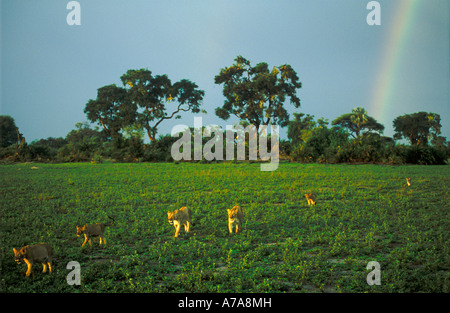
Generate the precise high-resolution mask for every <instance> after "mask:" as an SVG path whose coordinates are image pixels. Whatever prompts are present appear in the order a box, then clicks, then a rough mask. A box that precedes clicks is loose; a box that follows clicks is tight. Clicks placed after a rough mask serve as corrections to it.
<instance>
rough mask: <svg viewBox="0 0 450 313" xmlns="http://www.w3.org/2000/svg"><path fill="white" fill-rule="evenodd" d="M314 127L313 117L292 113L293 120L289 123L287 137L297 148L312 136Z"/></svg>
mask: <svg viewBox="0 0 450 313" xmlns="http://www.w3.org/2000/svg"><path fill="white" fill-rule="evenodd" d="M315 126H316V122H315V121H314V115H309V114H306V116H305V114H304V113H294V120H292V121H289V124H288V132H287V137H288V138H289V139H290V140H291V142H292V145H293V146H294V147H295V146H298V145H299V144H301V143H304V142H306V141H307V140H308V138H309V137H311V135H312V130H313V128H314V127H315Z"/></svg>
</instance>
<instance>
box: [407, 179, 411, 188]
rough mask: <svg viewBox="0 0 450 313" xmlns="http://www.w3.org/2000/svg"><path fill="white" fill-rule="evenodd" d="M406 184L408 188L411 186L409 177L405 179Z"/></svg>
mask: <svg viewBox="0 0 450 313" xmlns="http://www.w3.org/2000/svg"><path fill="white" fill-rule="evenodd" d="M406 183H407V184H408V186H411V177H408V178H406Z"/></svg>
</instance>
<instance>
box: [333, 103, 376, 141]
mask: <svg viewBox="0 0 450 313" xmlns="http://www.w3.org/2000/svg"><path fill="white" fill-rule="evenodd" d="M332 125H338V126H341V127H343V128H345V129H347V130H348V131H349V132H350V135H351V136H352V137H354V138H358V137H359V136H360V135H361V134H362V132H363V131H364V130H365V132H366V133H370V132H378V133H380V134H381V133H383V130H384V126H383V125H382V124H380V123H378V122H377V121H376V120H375V119H374V118H373V117H371V116H369V115H368V114H367V111H366V110H365V109H363V108H361V107H357V108H356V109H353V110H352V112H351V113H346V114H343V115H341V116H339V117H338V118H336V119H335V120H333V122H332Z"/></svg>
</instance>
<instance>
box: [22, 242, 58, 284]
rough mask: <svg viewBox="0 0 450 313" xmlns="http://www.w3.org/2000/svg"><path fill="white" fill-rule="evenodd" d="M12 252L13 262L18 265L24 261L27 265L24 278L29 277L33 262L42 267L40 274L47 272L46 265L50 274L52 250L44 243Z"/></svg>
mask: <svg viewBox="0 0 450 313" xmlns="http://www.w3.org/2000/svg"><path fill="white" fill-rule="evenodd" d="M13 251H14V260H15V261H16V262H17V263H18V264H20V261H22V260H23V261H24V262H25V263H26V264H27V267H28V268H27V272H26V274H25V275H26V276H27V277H29V276H30V274H31V267H32V266H33V262H34V261H36V262H39V263H42V265H43V267H44V268H43V270H42V273H45V272H47V265H48V269H49V271H50V273H51V272H52V256H53V249H52V247H51V246H49V245H48V244H46V243H38V244H36V245H34V246H25V247H22V248H20V249H19V250H16V249H15V248H13Z"/></svg>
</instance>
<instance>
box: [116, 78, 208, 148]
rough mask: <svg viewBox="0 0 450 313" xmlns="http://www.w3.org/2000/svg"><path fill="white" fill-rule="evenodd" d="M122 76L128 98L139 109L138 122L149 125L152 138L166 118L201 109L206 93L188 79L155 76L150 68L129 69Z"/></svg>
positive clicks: (148, 128)
mask: <svg viewBox="0 0 450 313" xmlns="http://www.w3.org/2000/svg"><path fill="white" fill-rule="evenodd" d="M120 79H121V80H122V83H123V85H124V86H125V87H126V88H127V92H128V98H127V99H128V101H130V103H131V104H132V105H135V107H136V108H137V110H136V123H138V124H139V125H142V127H143V128H145V130H146V131H147V135H148V137H149V139H150V140H151V141H154V140H155V138H156V134H157V132H158V126H159V124H161V123H162V122H163V121H164V120H167V119H171V118H173V117H177V115H176V114H178V113H180V112H192V113H198V112H200V105H201V101H202V100H203V96H204V95H205V92H204V91H203V90H200V89H198V86H197V85H196V84H195V83H193V82H191V81H189V80H187V79H182V80H180V81H179V82H176V83H174V84H172V82H171V81H170V79H169V78H168V77H167V75H156V76H153V75H152V72H151V71H149V70H148V69H140V70H128V71H127V72H126V73H125V74H124V75H122V76H121V77H120Z"/></svg>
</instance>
